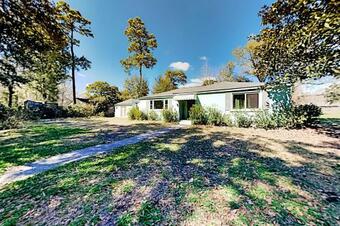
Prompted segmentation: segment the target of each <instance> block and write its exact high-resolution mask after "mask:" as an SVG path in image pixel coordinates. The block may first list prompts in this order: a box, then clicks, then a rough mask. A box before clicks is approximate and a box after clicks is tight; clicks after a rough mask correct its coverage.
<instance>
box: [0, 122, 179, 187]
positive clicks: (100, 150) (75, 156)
mask: <svg viewBox="0 0 340 226" xmlns="http://www.w3.org/2000/svg"><path fill="white" fill-rule="evenodd" d="M174 129H176V127H170V128H165V129H161V130H157V131H152V132H148V133H143V134H139V135H136V136H133V137H129V138H126V139H122V140H119V141H115V142H112V143H109V144H99V145H96V146H92V147H88V148H83V149H80V150H76V151H72V152H68V153H65V154H60V155H55V156H53V157H50V158H46V159H41V160H38V161H35V162H32V163H28V164H25V165H23V166H15V167H11V168H9V169H8V170H7V171H6V172H5V173H4V174H3V175H1V176H0V187H2V186H4V185H5V184H8V183H12V182H15V181H19V180H24V179H26V178H29V177H32V176H34V175H36V174H38V173H42V172H44V171H46V170H50V169H54V168H56V167H58V166H61V165H64V164H67V163H70V162H75V161H79V160H82V159H85V158H88V157H91V156H94V155H99V154H104V153H108V152H111V151H113V150H114V148H119V147H123V146H126V145H130V144H136V143H139V142H141V141H143V140H145V139H151V138H155V137H158V136H160V135H162V134H165V133H168V132H169V131H171V130H174Z"/></svg>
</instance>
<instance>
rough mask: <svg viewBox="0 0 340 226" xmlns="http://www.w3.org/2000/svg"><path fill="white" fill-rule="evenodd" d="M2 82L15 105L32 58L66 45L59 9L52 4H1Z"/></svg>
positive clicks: (6, 0) (42, 0)
mask: <svg viewBox="0 0 340 226" xmlns="http://www.w3.org/2000/svg"><path fill="white" fill-rule="evenodd" d="M0 18H1V19H0V29H1V32H0V75H1V76H0V82H1V84H3V85H4V86H6V87H7V88H8V91H9V92H8V95H9V96H8V105H9V106H11V105H12V97H13V94H14V88H15V86H17V85H20V84H22V83H25V82H27V79H26V78H25V77H24V76H23V74H24V73H23V72H24V71H26V70H28V69H31V68H32V67H33V64H34V62H33V60H32V59H33V58H34V56H36V55H39V54H42V53H44V52H46V51H50V50H53V49H59V48H63V47H64V46H65V45H66V37H65V36H64V34H63V32H62V29H61V27H60V24H58V23H56V21H57V17H56V8H55V5H54V4H53V3H52V2H51V1H49V0H39V1H38V0H32V1H24V0H2V1H1V4H0Z"/></svg>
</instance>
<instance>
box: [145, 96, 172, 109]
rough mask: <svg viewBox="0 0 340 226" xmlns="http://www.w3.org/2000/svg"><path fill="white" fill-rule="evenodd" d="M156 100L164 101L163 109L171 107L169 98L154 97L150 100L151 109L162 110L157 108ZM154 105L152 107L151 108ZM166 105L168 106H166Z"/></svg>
mask: <svg viewBox="0 0 340 226" xmlns="http://www.w3.org/2000/svg"><path fill="white" fill-rule="evenodd" d="M155 101H163V108H162V109H169V100H168V99H154V100H150V102H149V110H162V109H155ZM165 101H167V105H165ZM151 106H152V108H151ZM165 106H166V108H165Z"/></svg>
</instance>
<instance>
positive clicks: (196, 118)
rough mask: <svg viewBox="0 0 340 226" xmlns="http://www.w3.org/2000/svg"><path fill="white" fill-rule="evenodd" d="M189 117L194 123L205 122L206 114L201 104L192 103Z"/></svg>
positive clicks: (202, 123) (201, 123)
mask: <svg viewBox="0 0 340 226" xmlns="http://www.w3.org/2000/svg"><path fill="white" fill-rule="evenodd" d="M189 119H190V120H191V122H192V123H193V124H194V125H205V124H207V114H206V111H205V110H204V108H203V107H202V106H201V105H198V104H194V105H193V106H192V107H191V108H190V111H189Z"/></svg>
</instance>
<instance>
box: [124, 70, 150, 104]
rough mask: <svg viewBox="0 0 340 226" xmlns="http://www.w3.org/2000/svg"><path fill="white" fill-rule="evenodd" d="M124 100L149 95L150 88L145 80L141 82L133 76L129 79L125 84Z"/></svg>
mask: <svg viewBox="0 0 340 226" xmlns="http://www.w3.org/2000/svg"><path fill="white" fill-rule="evenodd" d="M123 93H124V94H125V95H124V98H127V97H128V98H127V99H130V98H133V99H137V98H139V97H143V96H146V95H148V93H149V86H148V83H147V81H146V80H145V79H144V78H143V79H142V81H140V78H138V76H131V77H129V78H127V79H126V80H125V82H124V90H123Z"/></svg>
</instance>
